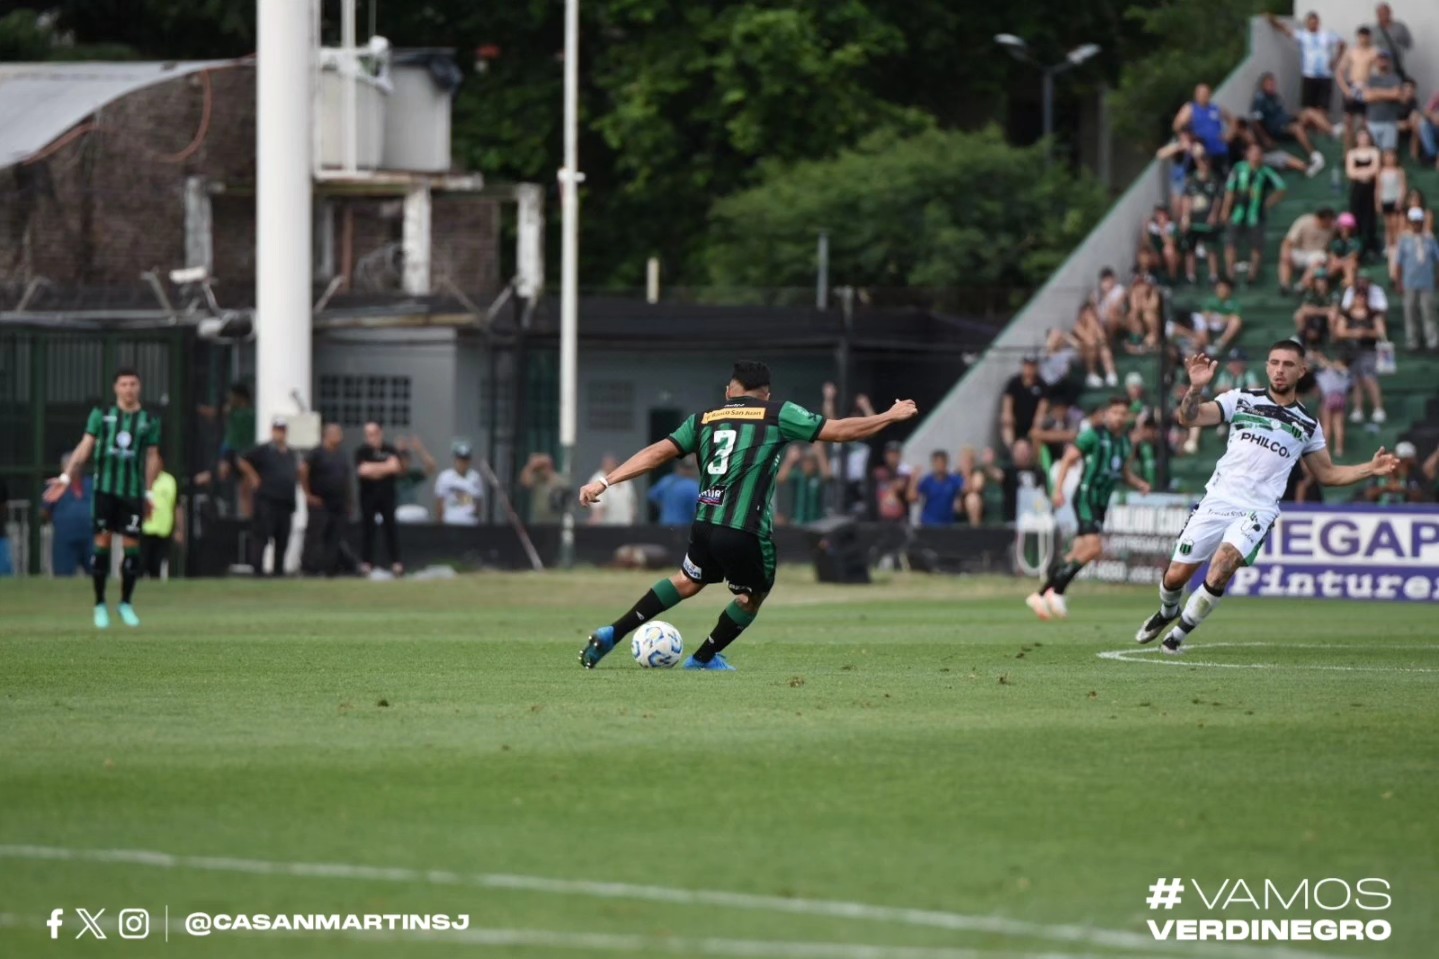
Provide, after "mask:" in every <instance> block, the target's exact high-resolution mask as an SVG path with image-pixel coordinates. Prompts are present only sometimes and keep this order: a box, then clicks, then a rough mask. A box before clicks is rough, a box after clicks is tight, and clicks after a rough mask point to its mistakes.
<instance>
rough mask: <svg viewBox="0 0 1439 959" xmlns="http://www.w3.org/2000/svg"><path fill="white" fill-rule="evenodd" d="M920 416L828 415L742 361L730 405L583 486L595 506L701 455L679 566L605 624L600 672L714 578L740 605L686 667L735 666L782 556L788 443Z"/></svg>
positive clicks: (597, 649) (831, 438)
mask: <svg viewBox="0 0 1439 959" xmlns="http://www.w3.org/2000/svg"><path fill="white" fill-rule="evenodd" d="M915 413H916V409H915V405H914V402H913V401H912V400H895V403H894V406H892V407H890V409H889V410H888V411H886V412H884V413H880V414H878V415H875V416H857V417H851V418H849V419H842V420H831V419H825V417H823V416H820V415H819V414H817V413H811V412H810V411H809V410H806V409H804V408H803V407H801V406H798V405H796V404H794V403H779V402H775V401H773V400H771V399H770V372H769V367H767V366H765V365H764V364H763V363H756V362H753V361H741V362H739V363H736V364H735V365H734V373H733V375H732V376H731V378H730V381H729V385H728V386H726V387H725V398H724V402H723V403H722V404H720V405H717V406H715V407H714V408H713V409H709V410H705V411H704V412H701V413H696V414H695V415H694V416H691V417H690V418H689V419H687V420H685V421H684V423H682V424H681V425H680V428H679V429H677V430H675V431H674V432H673V433H671V434H670V435H669V436H668V437H667V438H665V439H663V440H660V441H659V442H658V443H655V444H653V445H652V446H648V447H646V448H645V449H643V450H640V451H639V452H638V453H636V454H635V455H634V456H631V457H630V458H629V459H628V460H626V461H625V462H624V463H623V464H621V465H620V467H619V468H618V469H616V470H615V471H614V472H613V473H610V474H609V475H608V476H604V477H601V478H600V479H599V480H598V481H596V482H594V483H590V484H589V485H587V486H585V487H584V488H583V489H581V490H580V503H582V504H583V505H585V506H590V505H591V504H593V503H595V502H597V501H598V500H599V499H600V498H601V497H602V496H603V495H604V492H605V490H607V489H609V488H610V487H611V486H613V485H614V484H616V483H623V482H624V481H625V480H629V479H634V478H635V477H637V476H642V475H644V474H645V473H648V472H650V471H651V470H653V469H655V468H656V467H658V466H660V465H662V464H664V463H667V462H669V461H670V460H672V459H675V458H676V457H679V456H691V455H692V456H694V457H695V458H696V460H697V461H698V463H699V469H700V492H699V497H698V502H697V504H696V507H695V521H694V525H693V526H691V527H690V542H689V549H688V551H687V552H686V554H685V559H684V563H683V565H682V566H681V568H680V571H679V572H678V573H676V574H675V575H673V576H671V577H670V578H668V579H662V580H660V581H659V582H658V583H655V585H654V587H653V588H652V589H651V590H650V591H649V592H648V593H646V594H645V595H644V596H643V597H641V599H640V601H639V602H638V603H636V604H635V605H634V607H633V608H631V609H630V610H629V612H627V613H625V614H624V615H623V616H621V617H620V618H619V619H617V620H615V622H614V623H613V624H611V625H609V626H601V627H600V628H599V629H597V630H595V631H594V633H593V634H592V635H591V636H590V640H589V643H588V644H587V645H586V646H585V648H584V649H582V650H581V651H580V663H581V664H582V665H583V666H584V667H585V668H586V669H593V668H594V667H595V666H596V665H597V664H598V663H599V661H600V659H602V658H603V657H604V655H605V654H606V653H608V652H609V651H610V650H611V649H613V648H614V646H615V643H616V642H618V641H619V640H620V639H621V638H622V637H623V636H625V635H626V634H627V633H629V632H630V631H631V630H633V629H634V628H635V627H637V626H639V625H640V624H641V623H644V622H647V621H648V620H651V619H653V618H654V617H656V616H658V615H659V614H660V613H662V612H664V611H665V610H667V609H669V608H670V607H671V606H674V605H675V604H676V603H678V602H679V601H680V600H682V599H687V598H689V597H690V596H693V595H695V594H696V593H698V592H699V591H700V590H702V589H704V588H705V586H707V585H709V584H711V583H719V582H726V581H727V582H728V583H729V588H730V592H732V593H734V594H735V600H734V602H732V603H730V604H729V606H728V607H726V609H725V611H724V612H723V613H722V614H721V615H720V618H719V622H718V623H716V624H715V628H714V629H713V630H712V631H711V632H710V634H709V637H708V638H707V639H706V640H705V641H704V643H703V644H702V645H701V646H700V648H699V649H697V650H696V651H695V653H694V655H693V656H691V657H690V658H689V659H688V660H686V661H685V664H684V665H685V668H686V669H712V670H728V669H733V668H734V667H732V666H730V665H729V664H728V663H726V662H725V659H724V657H723V656H721V655H720V652H721V651H722V650H723V649H724V648H725V647H726V646H728V645H729V644H730V643H732V642H734V641H735V639H736V638H738V637H739V634H740V633H741V632H743V631H744V628H745V627H746V626H748V625H749V624H750V623H752V622H754V618H755V616H756V615H757V614H758V613H759V607H760V604H761V603H763V602H764V598H765V596H767V595H768V594H769V591H770V589H771V588H773V586H774V573H775V552H774V543H773V541H772V540H771V539H770V529H771V526H772V524H773V520H772V513H771V501H772V499H773V497H774V489H775V480H776V476H777V474H778V473H779V468H780V462H781V458H782V454H783V452H784V447H785V444H786V443H789V442H790V441H792V440H793V441H799V442H804V443H813V442H816V441H823V442H826V443H848V442H852V441H854V440H862V439H867V438H868V437H871V436H873V435H875V434H876V433H878V432H880V431H881V430H883V429H884V428H885V427H886V426H889V425H891V424H892V423H898V422H900V421H902V420H907V419H909V418H911V417H912V416H914V415H915Z"/></svg>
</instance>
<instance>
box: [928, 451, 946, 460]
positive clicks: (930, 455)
mask: <svg viewBox="0 0 1439 959" xmlns="http://www.w3.org/2000/svg"><path fill="white" fill-rule="evenodd" d="M936 456H939V457H943V458H944V459H946V460H947V459H949V454H948V453H946V452H945V451H944V450H935V451H934V452H933V453H930V454H929V458H930V459H934V458H935V457H936Z"/></svg>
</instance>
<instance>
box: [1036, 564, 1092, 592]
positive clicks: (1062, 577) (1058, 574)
mask: <svg viewBox="0 0 1439 959" xmlns="http://www.w3.org/2000/svg"><path fill="white" fill-rule="evenodd" d="M1081 569H1084V564H1083V563H1077V562H1074V561H1073V560H1071V561H1070V562H1068V563H1065V564H1064V565H1063V566H1061V567H1059V569H1058V570H1056V571H1055V572H1054V573H1051V574H1050V577H1049V579H1046V580H1045V581H1044V585H1043V586H1041V587H1039V595H1041V596H1043V595H1044V594H1045V593H1047V592H1049V591H1050V590H1051V589H1052V590H1054V591H1055V592H1056V593H1058V594H1059V595H1061V596H1063V595H1064V591H1065V590H1066V589H1067V588H1068V587H1069V581H1070V580H1072V579H1074V577H1076V576H1078V575H1079V571H1080V570H1081Z"/></svg>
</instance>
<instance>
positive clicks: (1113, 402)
mask: <svg viewBox="0 0 1439 959" xmlns="http://www.w3.org/2000/svg"><path fill="white" fill-rule="evenodd" d="M1128 405H1129V397H1127V396H1111V397H1110V398H1109V402H1108V403H1106V404H1105V406H1125V407H1127V406H1128Z"/></svg>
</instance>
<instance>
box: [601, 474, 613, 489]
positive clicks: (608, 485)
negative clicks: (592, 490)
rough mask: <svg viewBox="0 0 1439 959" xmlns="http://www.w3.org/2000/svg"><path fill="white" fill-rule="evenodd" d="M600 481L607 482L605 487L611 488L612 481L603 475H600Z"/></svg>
mask: <svg viewBox="0 0 1439 959" xmlns="http://www.w3.org/2000/svg"><path fill="white" fill-rule="evenodd" d="M600 482H601V483H603V484H605V489H609V488H610V485H611V484H610V481H609V480H607V479H605V478H604V477H603V476H601V477H600Z"/></svg>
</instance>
